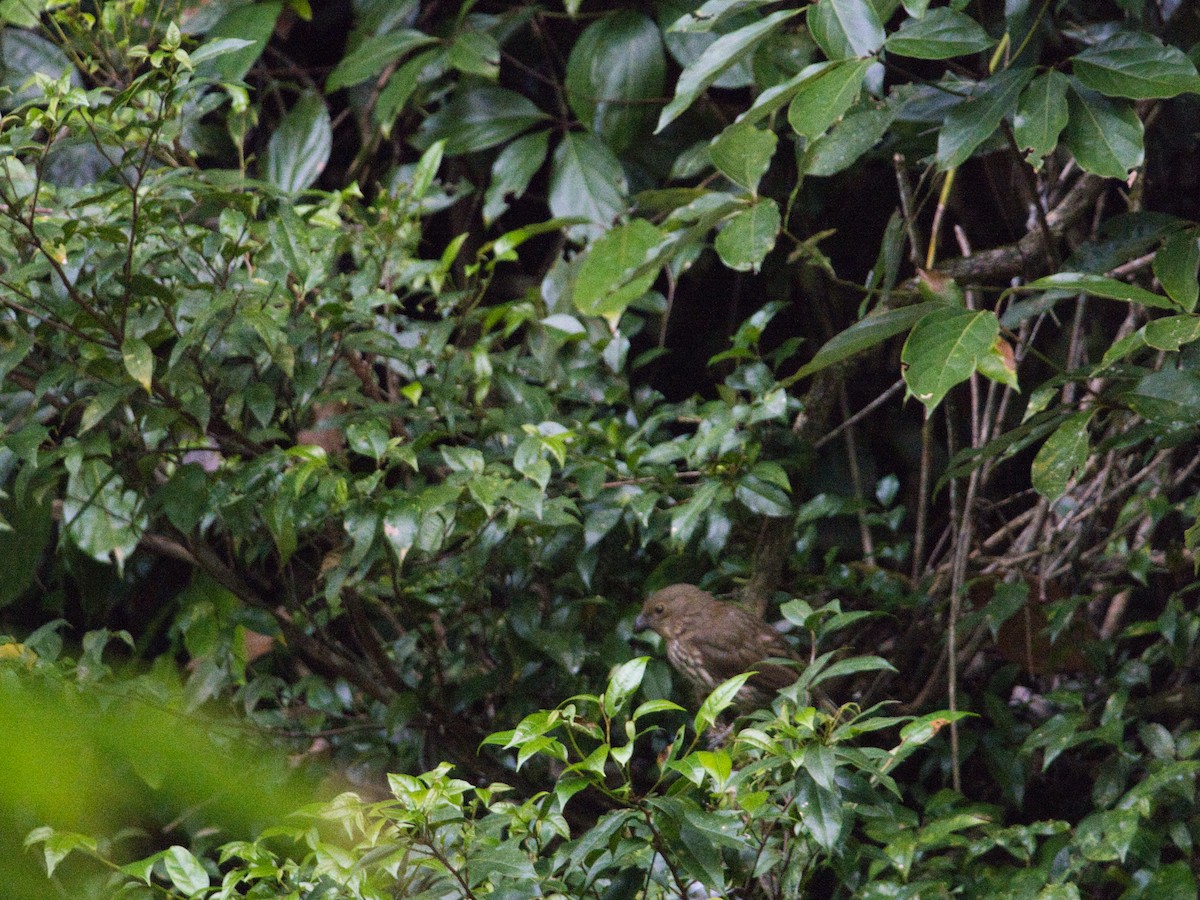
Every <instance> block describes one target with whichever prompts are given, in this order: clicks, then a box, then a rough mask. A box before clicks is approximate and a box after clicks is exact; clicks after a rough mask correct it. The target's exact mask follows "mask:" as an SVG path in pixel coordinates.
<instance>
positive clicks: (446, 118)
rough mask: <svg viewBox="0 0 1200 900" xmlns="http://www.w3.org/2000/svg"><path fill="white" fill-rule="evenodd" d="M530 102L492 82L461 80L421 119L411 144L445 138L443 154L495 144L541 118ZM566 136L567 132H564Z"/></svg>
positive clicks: (455, 153)
mask: <svg viewBox="0 0 1200 900" xmlns="http://www.w3.org/2000/svg"><path fill="white" fill-rule="evenodd" d="M546 118H547V116H546V114H545V113H543V112H542V111H541V110H540V109H538V108H537V107H536V106H534V105H533V102H532V101H530V100H528V99H526V98H525V97H523V96H521V95H520V94H518V93H516V92H515V91H510V90H508V89H507V88H502V87H498V86H497V85H494V84H480V83H463V84H460V85H459V87H458V89H457V90H456V91H455V92H454V93H453V94H452V95H451V97H450V99H449V100H448V101H447V102H446V104H445V105H444V106H442V108H441V109H439V110H438V111H437V112H435V113H434V114H433V115H431V116H429V117H428V118H426V119H425V120H424V121H422V122H421V126H420V128H419V129H418V130H417V133H416V135H415V136H414V138H413V143H414V144H415V145H416V146H417V147H418V148H420V149H424V148H426V147H428V146H430V145H431V144H433V143H434V142H435V141H439V140H442V139H444V140H445V141H446V155H447V156H460V155H462V154H464V153H475V152H477V151H479V150H486V149H488V148H489V147H495V146H496V145H497V144H502V143H504V142H505V141H507V140H510V139H511V138H514V137H516V136H517V135H518V134H520V133H521V132H522V131H526V130H528V129H529V128H532V127H533V126H534V125H537V124H538V123H539V122H543V121H545V120H546ZM568 137H570V135H568Z"/></svg>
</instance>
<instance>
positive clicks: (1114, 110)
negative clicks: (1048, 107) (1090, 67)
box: [1062, 84, 1145, 180]
mask: <svg viewBox="0 0 1200 900" xmlns="http://www.w3.org/2000/svg"><path fill="white" fill-rule="evenodd" d="M1067 109H1068V115H1069V118H1068V119H1067V127H1066V129H1065V130H1064V131H1063V136H1062V141H1063V144H1064V145H1065V146H1066V148H1067V149H1068V150H1069V151H1071V154H1072V155H1073V156H1074V157H1075V161H1076V162H1077V163H1079V165H1080V167H1082V168H1083V169H1085V170H1086V171H1088V172H1091V173H1093V174H1095V175H1101V176H1103V177H1105V178H1120V179H1122V180H1124V179H1125V177H1126V176H1127V175H1128V174H1129V171H1130V169H1135V168H1137V167H1138V166H1140V165H1141V164H1142V160H1143V158H1144V155H1145V151H1144V149H1143V146H1142V133H1143V131H1144V128H1143V126H1142V120H1141V119H1139V118H1138V115H1137V112H1136V111H1135V110H1134V108H1133V105H1132V104H1130V103H1128V102H1126V101H1122V100H1110V99H1109V98H1108V97H1105V96H1103V95H1102V94H1097V93H1096V92H1094V91H1089V90H1087V89H1086V88H1080V87H1077V86H1076V85H1074V84H1072V85H1071V90H1070V92H1069V93H1068V94H1067Z"/></svg>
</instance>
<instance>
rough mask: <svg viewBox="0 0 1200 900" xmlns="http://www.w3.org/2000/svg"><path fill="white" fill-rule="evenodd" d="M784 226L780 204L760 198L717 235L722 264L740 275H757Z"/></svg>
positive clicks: (718, 252) (718, 251)
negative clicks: (780, 213) (741, 273)
mask: <svg viewBox="0 0 1200 900" xmlns="http://www.w3.org/2000/svg"><path fill="white" fill-rule="evenodd" d="M781 224H782V219H781V217H780V215H779V204H778V203H776V202H775V201H774V200H772V199H770V198H759V200H758V201H757V202H755V203H754V204H753V205H752V206H750V207H749V208H748V209H743V210H742V211H741V212H738V213H736V214H734V215H733V216H732V217H731V218H730V219H729V221H728V222H727V223H726V225H725V227H724V228H722V229H721V231H720V233H719V234H718V235H717V240H716V249H717V254H718V255H719V256H720V257H721V262H723V263H725V265H727V266H729V268H731V269H735V270H737V271H739V272H748V271H754V272H757V271H758V268H759V266H760V265H762V261H763V259H764V258H765V257H766V255H767V254H768V253H770V252H771V250H773V249H774V247H775V239H776V237H778V235H779V228H780V225H781Z"/></svg>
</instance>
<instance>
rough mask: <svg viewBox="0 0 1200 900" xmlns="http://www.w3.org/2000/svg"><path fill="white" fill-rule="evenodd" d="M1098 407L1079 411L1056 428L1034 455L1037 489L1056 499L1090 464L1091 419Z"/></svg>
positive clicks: (1035, 488)
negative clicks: (1089, 431) (1088, 455)
mask: <svg viewBox="0 0 1200 900" xmlns="http://www.w3.org/2000/svg"><path fill="white" fill-rule="evenodd" d="M1093 413H1094V410H1086V411H1084V412H1080V413H1076V414H1075V415H1073V416H1071V417H1070V418H1069V419H1067V420H1066V421H1065V422H1063V423H1062V424H1061V425H1059V426H1058V428H1056V429H1055V430H1054V433H1053V434H1051V435H1050V437H1048V438H1046V443H1044V444H1042V448H1041V449H1040V450H1038V453H1037V456H1035V457H1034V459H1033V466H1032V469H1031V471H1030V474H1031V475H1032V477H1033V489H1034V490H1035V491H1037V492H1038V493H1039V494H1041V495H1042V496H1043V497H1045V498H1046V499H1047V500H1049V501H1051V502H1053V501H1055V500H1057V499H1058V498H1059V497H1061V496H1062V495H1063V493H1064V492H1065V491H1066V489H1067V485H1068V484H1069V483H1070V481H1071V479H1072V478H1074V477H1075V476H1076V475H1077V474H1078V473H1079V472H1080V471H1081V470H1082V469H1083V467H1084V465H1086V464H1087V453H1088V423H1089V422H1090V421H1091V419H1092V415H1093Z"/></svg>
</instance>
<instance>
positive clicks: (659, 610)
mask: <svg viewBox="0 0 1200 900" xmlns="http://www.w3.org/2000/svg"><path fill="white" fill-rule="evenodd" d="M654 611H655V612H656V613H660V612H662V604H661V603H659V604H657V605H656V606H655V607H654Z"/></svg>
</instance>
